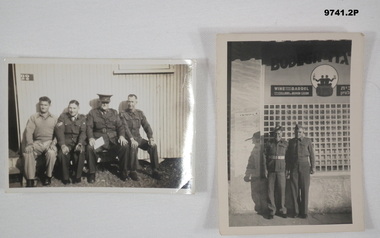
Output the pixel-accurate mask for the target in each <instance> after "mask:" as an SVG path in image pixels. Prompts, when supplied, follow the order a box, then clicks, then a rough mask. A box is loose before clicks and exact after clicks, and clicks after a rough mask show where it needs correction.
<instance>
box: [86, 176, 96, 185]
mask: <svg viewBox="0 0 380 238" xmlns="http://www.w3.org/2000/svg"><path fill="white" fill-rule="evenodd" d="M87 182H88V183H95V174H89V175H88V178H87Z"/></svg>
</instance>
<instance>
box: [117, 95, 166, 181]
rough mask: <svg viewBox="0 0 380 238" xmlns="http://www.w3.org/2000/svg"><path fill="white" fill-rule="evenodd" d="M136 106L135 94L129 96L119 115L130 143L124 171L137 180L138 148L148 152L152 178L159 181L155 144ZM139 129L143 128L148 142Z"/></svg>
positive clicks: (145, 121) (143, 117) (148, 126)
mask: <svg viewBox="0 0 380 238" xmlns="http://www.w3.org/2000/svg"><path fill="white" fill-rule="evenodd" d="M136 104H137V96H136V95H135V94H129V95H128V101H127V109H126V110H125V111H124V112H121V113H120V117H121V119H122V121H123V125H124V127H125V130H126V135H127V137H128V138H129V140H130V142H131V153H130V158H129V164H128V165H127V166H128V168H126V169H129V170H130V173H129V177H131V179H133V180H139V177H138V175H137V172H136V169H137V163H138V159H137V151H138V148H140V149H142V150H145V151H148V153H149V157H150V163H151V166H152V171H153V172H152V177H153V178H155V179H157V180H159V179H161V172H160V171H159V170H158V166H159V164H158V151H157V145H156V142H155V141H154V139H153V131H152V128H151V127H150V125H149V123H148V121H147V119H146V117H145V115H144V113H143V112H142V111H141V110H138V109H136ZM140 127H142V128H144V131H145V133H146V135H147V137H148V140H146V139H143V138H142V137H141V135H140Z"/></svg>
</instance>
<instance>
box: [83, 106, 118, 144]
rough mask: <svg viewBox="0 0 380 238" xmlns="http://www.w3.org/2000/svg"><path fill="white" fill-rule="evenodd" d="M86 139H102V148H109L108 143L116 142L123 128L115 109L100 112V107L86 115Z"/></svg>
mask: <svg viewBox="0 0 380 238" xmlns="http://www.w3.org/2000/svg"><path fill="white" fill-rule="evenodd" d="M86 123H87V137H88V139H90V138H94V139H98V138H100V137H101V136H102V137H103V139H104V145H103V147H104V148H106V149H107V148H109V143H110V142H111V143H113V144H117V140H118V137H119V136H124V134H125V129H124V127H123V124H122V122H121V120H120V117H119V115H118V113H117V111H116V110H115V109H108V110H107V112H104V113H103V112H102V110H101V109H100V108H95V109H92V110H91V111H90V112H89V113H88V115H87V122H86Z"/></svg>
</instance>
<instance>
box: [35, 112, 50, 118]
mask: <svg viewBox="0 0 380 238" xmlns="http://www.w3.org/2000/svg"><path fill="white" fill-rule="evenodd" d="M37 117H42V118H48V117H52V115H51V113H50V112H48V113H47V114H46V116H44V115H42V114H41V112H38V116H37Z"/></svg>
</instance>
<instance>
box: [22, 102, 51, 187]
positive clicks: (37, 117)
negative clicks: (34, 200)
mask: <svg viewBox="0 0 380 238" xmlns="http://www.w3.org/2000/svg"><path fill="white" fill-rule="evenodd" d="M50 104H51V100H50V98H48V97H45V96H44V97H40V98H39V104H38V105H39V112H38V113H35V114H33V115H32V116H31V117H30V118H29V120H28V123H27V124H26V129H25V136H26V147H25V151H24V153H23V156H24V170H25V177H26V186H27V187H34V186H35V184H34V178H35V176H36V164H37V163H36V158H37V157H38V156H40V155H44V156H45V160H46V163H45V165H46V166H45V167H46V173H45V178H44V180H43V185H45V186H46V185H50V183H51V177H52V174H53V169H54V165H55V161H56V159H57V147H56V146H55V145H56V143H57V142H56V139H55V138H53V136H54V128H55V125H56V124H57V118H56V117H55V116H54V115H53V114H51V113H50V112H49V108H50Z"/></svg>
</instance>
